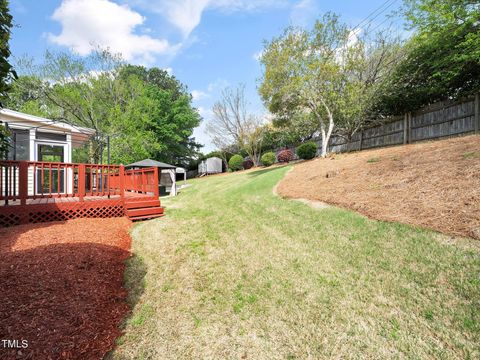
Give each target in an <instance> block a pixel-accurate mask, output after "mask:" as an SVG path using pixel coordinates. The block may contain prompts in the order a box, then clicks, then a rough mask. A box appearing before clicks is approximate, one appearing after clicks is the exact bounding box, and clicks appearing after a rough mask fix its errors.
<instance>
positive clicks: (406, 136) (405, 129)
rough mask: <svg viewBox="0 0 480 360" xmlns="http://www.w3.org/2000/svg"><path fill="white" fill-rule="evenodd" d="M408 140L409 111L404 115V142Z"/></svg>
mask: <svg viewBox="0 0 480 360" xmlns="http://www.w3.org/2000/svg"><path fill="white" fill-rule="evenodd" d="M407 142H408V113H405V114H404V115H403V144H404V145H405V144H406V143H407Z"/></svg>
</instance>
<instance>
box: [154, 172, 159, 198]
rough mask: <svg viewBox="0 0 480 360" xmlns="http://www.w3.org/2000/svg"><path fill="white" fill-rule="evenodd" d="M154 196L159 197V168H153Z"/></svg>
mask: <svg viewBox="0 0 480 360" xmlns="http://www.w3.org/2000/svg"><path fill="white" fill-rule="evenodd" d="M153 180H154V181H153V196H155V197H156V198H158V168H157V167H156V166H155V167H154V168H153Z"/></svg>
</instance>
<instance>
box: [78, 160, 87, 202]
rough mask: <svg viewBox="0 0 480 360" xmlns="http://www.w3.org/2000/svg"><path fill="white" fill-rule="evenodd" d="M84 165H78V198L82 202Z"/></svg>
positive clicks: (83, 194)
mask: <svg viewBox="0 0 480 360" xmlns="http://www.w3.org/2000/svg"><path fill="white" fill-rule="evenodd" d="M85 175H86V173H85V164H79V165H78V198H79V199H80V201H82V202H83V201H84V197H85Z"/></svg>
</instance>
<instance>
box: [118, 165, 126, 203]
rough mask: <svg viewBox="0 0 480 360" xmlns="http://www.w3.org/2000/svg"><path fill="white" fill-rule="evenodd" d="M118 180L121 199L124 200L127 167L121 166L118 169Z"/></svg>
mask: <svg viewBox="0 0 480 360" xmlns="http://www.w3.org/2000/svg"><path fill="white" fill-rule="evenodd" d="M118 178H119V187H120V197H121V198H122V200H123V199H124V198H125V166H123V165H120V166H119V167H118Z"/></svg>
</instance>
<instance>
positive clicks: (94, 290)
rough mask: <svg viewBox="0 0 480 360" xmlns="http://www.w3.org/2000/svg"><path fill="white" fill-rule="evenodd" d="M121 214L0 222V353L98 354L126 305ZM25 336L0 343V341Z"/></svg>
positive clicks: (126, 244)
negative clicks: (15, 344)
mask: <svg viewBox="0 0 480 360" xmlns="http://www.w3.org/2000/svg"><path fill="white" fill-rule="evenodd" d="M130 226H131V222H130V221H129V220H128V219H126V218H112V219H76V220H69V221H66V222H55V223H42V224H34V225H21V226H16V227H13V228H4V229H0V294H1V295H0V359H102V358H103V357H104V356H105V354H106V353H107V352H108V351H110V350H111V349H112V348H113V346H114V344H115V339H116V338H117V337H118V336H120V335H121V331H120V329H119V325H120V324H121V322H122V320H123V319H124V317H125V315H126V314H127V312H128V311H129V307H128V304H127V302H126V297H127V292H126V290H125V289H124V288H123V274H124V269H125V265H124V262H125V260H126V259H127V258H128V257H129V256H130V252H129V250H130V236H129V234H128V231H129V228H130ZM4 339H9V340H19V341H20V342H21V341H22V340H26V341H28V347H27V348H23V349H6V348H5V346H4V345H3V344H2V342H1V340H4Z"/></svg>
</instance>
